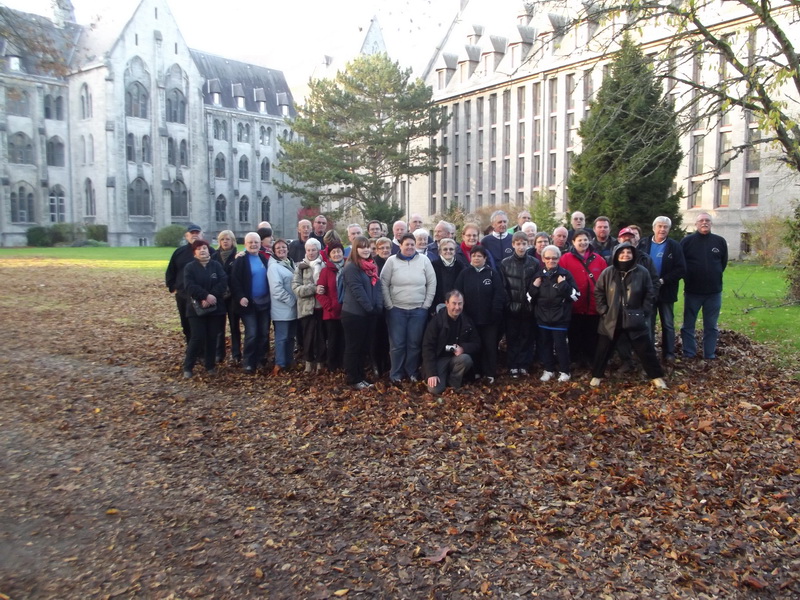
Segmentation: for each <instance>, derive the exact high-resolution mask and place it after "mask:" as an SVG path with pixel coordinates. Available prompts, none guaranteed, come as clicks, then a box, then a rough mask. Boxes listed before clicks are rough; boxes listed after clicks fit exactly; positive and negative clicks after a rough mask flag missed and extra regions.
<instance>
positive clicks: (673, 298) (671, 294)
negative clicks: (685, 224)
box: [641, 236, 686, 302]
mask: <svg viewBox="0 0 800 600" xmlns="http://www.w3.org/2000/svg"><path fill="white" fill-rule="evenodd" d="M652 245H653V238H652V236H651V237H649V238H647V239H646V240H643V241H642V245H641V251H642V253H644V254H647V255H648V256H650V248H651V247H652ZM685 275H686V260H685V259H684V257H683V249H682V248H681V245H680V244H679V243H678V242H676V241H675V240H673V239H670V238H667V245H666V246H665V247H664V256H663V257H662V258H661V273H660V274H659V278H660V279H661V280H662V281H663V282H664V283H662V284H661V287H660V288H659V290H658V300H659V302H677V301H678V285H679V283H680V280H681V279H683V277H684V276H685Z"/></svg>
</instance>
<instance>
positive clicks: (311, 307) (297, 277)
mask: <svg viewBox="0 0 800 600" xmlns="http://www.w3.org/2000/svg"><path fill="white" fill-rule="evenodd" d="M321 247H322V245H321V244H320V243H319V240H315V239H314V238H309V239H308V240H307V241H306V243H305V251H306V256H305V258H304V259H303V260H302V261H301V262H299V263H298V264H297V266H296V267H295V271H294V277H293V278H292V291H293V292H294V295H295V296H296V297H297V318H298V319H299V321H300V330H301V331H302V333H303V358H304V359H305V361H306V373H311V371H313V370H318V369H320V368H321V367H322V361H323V360H324V359H325V334H324V332H323V330H322V305H321V304H320V303H319V300H317V292H318V291H319V290H318V289H317V280H318V279H319V274H320V271H322V267H324V266H325V265H324V263H323V262H322V258H320V255H319V251H320V248H321Z"/></svg>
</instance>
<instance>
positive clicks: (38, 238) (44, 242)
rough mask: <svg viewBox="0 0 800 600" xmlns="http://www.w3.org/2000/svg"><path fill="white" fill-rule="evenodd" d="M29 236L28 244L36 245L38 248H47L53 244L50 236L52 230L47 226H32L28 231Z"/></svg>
mask: <svg viewBox="0 0 800 600" xmlns="http://www.w3.org/2000/svg"><path fill="white" fill-rule="evenodd" d="M26 236H27V238H28V246H35V247H38V248H46V247H49V246H52V245H53V241H52V240H51V238H50V231H49V229H48V228H47V227H41V226H40V225H37V226H36V227H30V228H29V229H28V231H27V232H26Z"/></svg>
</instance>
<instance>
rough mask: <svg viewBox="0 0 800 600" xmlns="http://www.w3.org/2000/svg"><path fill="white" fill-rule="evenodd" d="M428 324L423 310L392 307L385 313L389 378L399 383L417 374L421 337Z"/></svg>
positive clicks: (425, 311) (420, 356) (426, 313)
mask: <svg viewBox="0 0 800 600" xmlns="http://www.w3.org/2000/svg"><path fill="white" fill-rule="evenodd" d="M427 323H428V311H427V310H425V309H424V308H412V309H408V310H407V309H403V308H397V307H394V308H392V309H391V310H389V311H388V312H387V313H386V324H387V326H388V329H389V358H390V360H391V363H392V368H391V371H390V372H389V378H390V379H391V380H392V381H399V380H401V379H403V378H408V377H411V376H412V375H416V374H417V369H419V365H420V360H421V358H422V336H423V334H424V333H425V325H426V324H427Z"/></svg>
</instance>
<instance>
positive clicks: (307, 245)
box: [305, 238, 322, 250]
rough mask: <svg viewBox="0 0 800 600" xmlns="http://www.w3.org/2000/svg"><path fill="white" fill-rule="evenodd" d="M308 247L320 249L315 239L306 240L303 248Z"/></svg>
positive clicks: (320, 245)
mask: <svg viewBox="0 0 800 600" xmlns="http://www.w3.org/2000/svg"><path fill="white" fill-rule="evenodd" d="M309 246H313V247H314V248H316V249H317V250H319V249H320V248H322V244H320V243H319V240H318V239H317V238H308V240H307V241H306V246H305V247H306V248H308V247H309Z"/></svg>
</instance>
